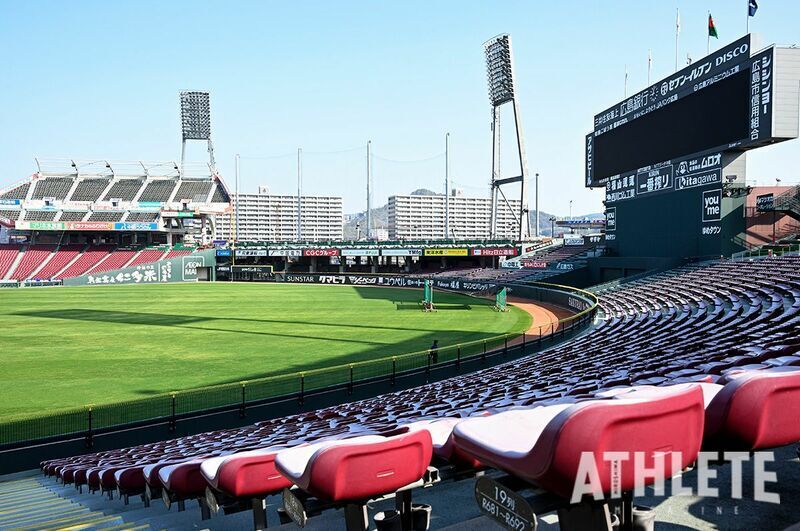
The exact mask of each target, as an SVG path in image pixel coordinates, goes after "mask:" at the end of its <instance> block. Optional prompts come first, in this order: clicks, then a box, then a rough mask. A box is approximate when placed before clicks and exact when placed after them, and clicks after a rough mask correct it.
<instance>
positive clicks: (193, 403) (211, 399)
mask: <svg viewBox="0 0 800 531" xmlns="http://www.w3.org/2000/svg"><path fill="white" fill-rule="evenodd" d="M511 288H512V292H513V295H514V296H518V297H523V298H525V299H530V300H531V301H539V302H553V303H555V304H559V305H560V306H563V307H571V308H573V309H575V310H576V312H577V313H575V314H573V315H570V316H569V317H566V318H563V319H560V320H558V321H557V322H552V323H549V324H547V325H542V326H539V327H538V328H534V329H532V330H529V331H528V332H526V333H522V334H505V335H498V336H492V337H488V338H484V339H480V340H477V341H471V342H466V343H459V344H454V345H444V346H439V348H438V349H436V350H435V351H433V350H424V351H419V352H412V353H408V354H402V355H397V356H388V357H384V358H380V359H376V360H369V361H362V362H356V363H350V364H345V365H337V366H334V367H327V368H320V369H316V370H309V371H304V372H296V373H290V374H282V375H276V376H269V377H265V378H259V379H253V380H247V381H241V382H233V383H227V384H222V385H215V386H208V387H202V388H197V389H188V390H183V391H175V392H170V393H163V394H158V395H154V396H150V397H147V398H142V399H137V400H129V401H124V402H117V403H109V404H97V405H87V406H84V407H80V408H74V409H67V410H62V411H57V412H53V413H48V414H46V415H41V416H33V417H26V418H21V419H17V420H14V419H12V420H9V421H5V422H0V448H19V447H23V446H27V445H31V444H38V443H42V442H49V441H57V440H65V439H68V438H75V437H85V438H86V443H87V446H88V447H91V446H92V439H93V437H94V436H95V435H97V434H99V433H104V432H109V431H113V430H119V429H128V428H134V427H137V426H147V425H153V424H159V423H166V424H167V425H168V426H169V427H170V429H171V430H174V427H175V425H176V423H177V422H178V421H179V420H181V419H185V418H190V417H193V416H199V415H203V414H209V413H217V412H222V411H231V412H233V413H235V414H236V413H238V415H239V417H240V418H244V417H245V416H246V415H247V410H248V408H251V407H253V406H256V405H263V404H267V403H270V402H271V401H278V400H286V399H290V400H294V399H296V400H297V403H298V405H299V406H302V404H303V402H304V400H305V399H306V397H307V396H310V395H313V394H317V393H321V392H326V391H329V390H331V389H336V388H340V389H344V390H346V391H347V392H348V394H352V392H353V390H354V388H355V387H356V386H358V385H360V384H364V383H365V382H372V383H374V382H376V381H383V382H385V392H391V391H393V390H397V388H396V387H395V383H396V381H397V379H398V378H400V377H401V376H402V375H408V374H409V373H425V374H428V375H430V374H431V372H432V371H436V370H437V369H439V368H442V367H455V368H456V369H458V368H460V367H461V364H462V363H467V362H474V361H476V360H478V361H480V362H481V363H485V364H486V365H487V366H489V364H490V363H496V362H499V361H505V360H510V359H514V358H518V357H521V356H524V355H528V354H531V353H534V352H536V351H538V350H541V349H542V348H544V347H545V346H547V345H550V344H552V343H553V342H555V341H558V340H560V339H565V338H567V337H570V336H571V335H575V334H576V333H579V332H580V331H582V330H584V329H585V328H587V327H588V326H589V324H591V322H592V320H593V319H594V316H595V314H596V311H597V308H598V304H597V298H596V297H595V295H593V294H591V293H589V292H586V291H583V290H578V289H576V288H571V287H567V286H557V285H552V284H541V283H540V284H537V285H526V284H514V285H511ZM498 360H499V361H498Z"/></svg>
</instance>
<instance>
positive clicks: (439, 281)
mask: <svg viewBox="0 0 800 531" xmlns="http://www.w3.org/2000/svg"><path fill="white" fill-rule="evenodd" d="M275 277H276V278H275V280H277V281H278V282H287V283H290V284H342V285H349V286H385V287H399V288H422V287H424V286H425V279H423V278H418V277H414V278H409V277H405V276H400V275H326V274H318V273H296V274H295V273H289V274H285V275H284V274H276V275H275ZM433 285H434V287H436V288H439V289H449V290H454V291H469V292H475V291H486V290H490V289H494V288H495V287H497V284H496V283H494V282H471V281H464V280H462V279H447V278H435V279H433Z"/></svg>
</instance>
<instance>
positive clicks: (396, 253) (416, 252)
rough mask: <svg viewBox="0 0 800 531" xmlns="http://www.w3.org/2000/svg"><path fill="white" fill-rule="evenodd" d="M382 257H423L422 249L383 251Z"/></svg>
mask: <svg viewBox="0 0 800 531" xmlns="http://www.w3.org/2000/svg"><path fill="white" fill-rule="evenodd" d="M381 256H422V249H381Z"/></svg>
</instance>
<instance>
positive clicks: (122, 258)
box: [86, 249, 136, 273]
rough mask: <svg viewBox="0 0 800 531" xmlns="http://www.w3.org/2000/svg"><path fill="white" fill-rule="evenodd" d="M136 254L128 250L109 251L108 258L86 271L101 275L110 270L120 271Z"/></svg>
mask: <svg viewBox="0 0 800 531" xmlns="http://www.w3.org/2000/svg"><path fill="white" fill-rule="evenodd" d="M135 254H136V251H132V250H128V249H117V250H114V251H111V253H110V254H109V255H108V257H107V258H106V259H105V260H103V261H102V262H100V263H98V264H97V265H96V266H94V267H93V268H91V269H89V270H87V271H86V272H87V273H103V272H105V271H111V270H112V269H120V268H123V267H125V264H127V263H128V262H130V261H131V259H132V258H133V257H134V255H135Z"/></svg>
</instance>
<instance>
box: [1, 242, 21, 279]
mask: <svg viewBox="0 0 800 531" xmlns="http://www.w3.org/2000/svg"><path fill="white" fill-rule="evenodd" d="M21 250H22V248H21V246H19V245H13V244H12V245H0V280H2V279H4V278H5V277H6V274H7V273H8V271H9V269H11V266H12V265H14V261H15V260H16V259H17V256H18V255H19V253H20V251H21Z"/></svg>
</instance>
